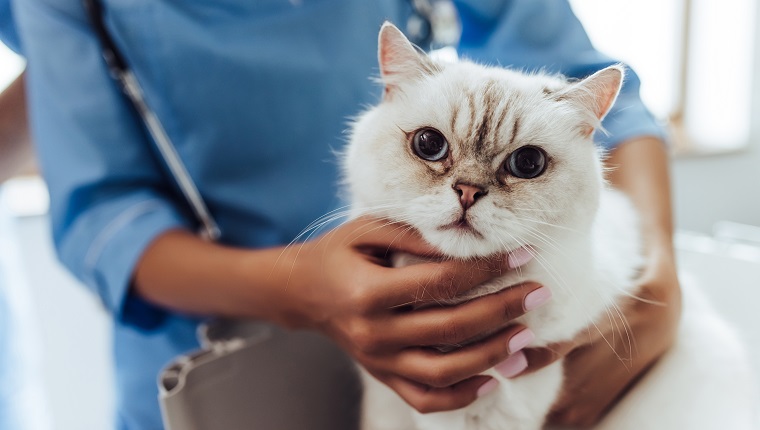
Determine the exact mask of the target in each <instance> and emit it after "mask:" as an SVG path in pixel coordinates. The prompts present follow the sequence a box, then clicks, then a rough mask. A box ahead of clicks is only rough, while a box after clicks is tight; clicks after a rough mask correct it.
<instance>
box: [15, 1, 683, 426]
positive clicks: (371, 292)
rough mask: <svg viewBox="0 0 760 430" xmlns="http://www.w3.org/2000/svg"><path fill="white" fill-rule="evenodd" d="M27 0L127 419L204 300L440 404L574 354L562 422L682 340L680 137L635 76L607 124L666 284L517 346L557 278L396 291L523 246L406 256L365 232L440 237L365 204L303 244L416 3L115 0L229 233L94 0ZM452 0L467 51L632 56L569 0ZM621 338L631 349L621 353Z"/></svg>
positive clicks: (508, 60) (327, 203) (474, 272)
mask: <svg viewBox="0 0 760 430" xmlns="http://www.w3.org/2000/svg"><path fill="white" fill-rule="evenodd" d="M3 1H5V2H7V1H9V0H3ZM12 6H13V14H14V21H15V27H16V29H17V31H18V34H19V36H20V39H21V49H22V51H23V54H24V55H25V56H26V57H27V59H28V61H29V70H28V97H29V102H30V113H31V122H32V124H33V128H34V130H33V131H34V138H35V141H36V143H37V146H38V154H39V158H40V161H41V165H42V170H43V173H44V176H45V178H46V180H47V183H48V186H49V189H50V193H51V205H52V206H51V217H52V222H53V234H54V240H55V244H56V247H57V250H58V253H59V256H60V259H61V260H62V261H63V263H64V264H65V265H66V266H67V267H68V268H69V269H70V270H71V271H72V272H73V273H74V274H75V275H76V276H77V277H79V279H81V280H82V282H83V283H84V284H85V285H86V286H87V287H88V288H89V289H91V290H92V291H93V293H95V294H97V295H98V296H99V297H100V299H101V300H102V302H103V305H104V306H105V307H106V308H107V309H108V311H109V312H110V313H111V314H112V315H113V319H114V322H115V327H114V339H115V346H114V347H115V352H114V354H115V361H116V372H117V375H116V382H117V390H118V395H117V400H118V405H117V407H118V418H117V421H118V425H117V427H118V428H119V429H121V430H125V429H130V430H134V429H156V428H161V419H160V414H159V408H158V404H157V402H156V396H157V388H156V382H155V378H156V374H157V372H158V371H159V369H160V368H161V367H162V366H163V365H165V364H166V363H167V362H168V361H169V360H171V359H172V358H173V357H175V356H177V355H178V354H181V353H183V352H186V351H188V350H192V349H195V348H197V347H198V344H197V341H196V337H195V330H196V327H197V325H198V323H199V322H200V321H201V320H202V319H203V317H204V316H208V315H226V316H232V317H245V318H258V319H265V320H269V321H273V322H276V323H278V324H282V325H284V326H287V327H294V328H310V329H315V330H321V331H323V332H324V333H326V334H327V335H328V336H330V337H332V338H333V339H334V340H335V341H336V342H337V343H338V344H340V345H341V346H342V347H343V348H344V349H345V350H346V351H347V352H348V353H349V354H351V355H352V356H353V357H354V358H355V359H356V360H358V361H359V362H361V363H362V364H363V365H364V366H365V367H366V368H367V369H369V370H370V371H371V372H373V373H374V374H376V375H377V376H378V377H379V378H380V379H381V380H383V381H384V382H385V383H387V384H388V385H389V386H391V388H393V389H394V390H396V392H398V393H399V394H400V395H401V396H402V397H403V398H404V399H405V400H406V401H407V402H409V403H410V404H411V405H412V406H414V407H416V408H417V409H419V410H422V411H438V410H446V409H453V408H458V407H462V406H464V405H466V404H468V403H470V402H472V401H474V400H475V399H476V397H477V395H478V393H479V390H480V389H481V388H482V387H483V386H484V384H486V383H487V380H488V378H487V377H483V376H475V375H478V374H479V373H481V372H482V371H484V370H486V369H487V368H490V367H491V366H492V365H493V364H494V363H498V362H502V363H504V362H507V363H508V365H505V366H502V367H503V368H505V369H507V370H508V373H509V374H510V376H512V377H518V378H519V375H520V374H522V373H524V372H530V371H532V370H535V369H537V368H540V367H541V366H544V365H546V364H548V363H549V362H551V361H553V360H556V359H558V358H560V357H561V356H564V355H567V357H568V361H567V375H568V380H567V382H566V384H567V390H566V391H567V392H568V393H571V395H568V396H567V397H566V398H563V399H561V400H560V402H559V403H558V404H557V405H556V407H555V412H554V414H553V416H552V420H553V421H555V422H557V423H567V424H588V423H592V422H594V421H596V420H597V419H598V418H599V417H600V416H602V414H603V413H604V412H605V410H606V409H607V408H609V407H610V406H611V405H613V404H614V402H615V400H616V399H617V398H618V397H619V396H620V395H621V394H622V393H624V392H625V390H626V388H627V387H629V386H630V385H631V384H632V383H633V382H634V381H635V380H636V379H637V378H638V377H639V376H640V375H641V374H642V372H644V371H645V370H646V369H647V368H648V367H649V366H650V365H651V364H652V363H653V362H654V361H655V360H656V359H657V358H658V357H659V356H660V355H661V354H662V353H663V352H664V351H665V350H666V349H667V348H668V346H669V344H670V343H671V342H672V339H673V335H674V332H675V328H676V325H677V319H678V316H679V287H678V281H677V278H676V273H675V268H674V257H673V248H672V244H671V242H672V240H671V239H672V225H671V209H670V194H669V188H668V167H667V155H666V151H665V148H664V145H663V141H662V139H663V134H662V130H661V129H660V128H659V127H658V126H657V125H656V123H655V121H654V120H653V118H652V116H651V115H650V114H649V113H648V112H647V110H646V109H645V108H644V106H643V105H642V103H641V100H640V99H639V95H638V89H639V81H638V78H637V77H636V75H635V74H634V73H629V74H628V77H627V82H626V85H625V88H624V90H623V93H622V95H621V96H620V98H619V99H618V102H617V105H616V106H615V108H614V109H613V111H612V112H611V113H610V114H609V115H608V117H607V119H606V120H605V122H604V127H605V128H606V129H607V130H608V131H609V135H599V136H597V139H598V141H599V144H600V145H602V146H604V147H606V148H609V149H610V151H611V152H610V157H609V160H608V165H609V166H610V167H614V169H613V170H611V171H610V174H609V179H610V181H611V182H612V183H613V184H614V185H615V186H616V187H618V188H620V189H621V190H623V191H624V192H626V193H627V194H628V195H629V196H630V197H631V198H632V199H633V201H634V203H635V204H636V206H637V208H638V209H639V210H640V212H641V217H642V223H643V228H644V231H645V239H646V244H647V249H646V251H647V266H646V268H645V270H644V271H643V273H642V276H641V279H640V282H641V286H642V292H641V294H640V295H641V296H643V297H644V298H646V299H649V300H650V301H651V302H656V303H659V305H653V304H649V303H651V302H631V303H630V304H629V305H628V306H627V307H626V309H625V313H626V317H627V320H628V324H629V325H630V326H631V330H632V332H633V334H634V336H635V339H636V350H634V351H627V350H624V349H623V348H622V345H620V347H621V348H620V349H618V351H613V350H612V349H611V348H610V347H609V346H608V345H607V344H606V343H605V342H603V341H600V339H599V338H598V337H594V336H591V335H589V336H588V337H587V336H584V337H582V338H579V339H577V342H573V343H572V344H563V345H557V346H556V348H554V349H552V350H551V351H550V350H546V349H542V350H531V349H527V350H523V351H519V352H517V351H514V350H512V351H510V349H509V348H508V347H507V346H508V345H510V342H511V343H512V346H515V347H516V346H520V345H518V344H519V339H520V337H519V336H520V334H521V333H525V332H524V330H526V328H525V327H519V326H514V325H509V322H510V317H511V318H514V317H516V316H517V315H519V314H521V313H523V312H526V311H529V310H527V309H529V308H532V307H535V306H540V305H541V304H542V303H544V302H545V301H546V300H550V295H549V294H548V293H547V290H545V289H541V286H540V285H535V284H528V285H526V286H523V287H521V288H514V289H509V290H507V291H504V292H502V293H499V294H496V295H493V296H489V297H484V298H480V299H478V300H475V301H472V302H470V303H467V304H463V305H459V306H456V307H452V308H447V309H438V308H436V309H427V310H424V311H419V310H418V311H409V312H390V311H388V310H387V309H388V308H389V306H393V305H396V304H400V303H401V302H403V300H405V298H408V297H410V296H411V295H414V294H415V292H417V290H418V286H419V285H420V284H421V283H424V284H425V285H428V288H427V290H426V291H427V295H426V296H425V297H423V299H427V300H434V299H435V298H436V296H439V297H440V295H442V294H450V293H451V292H452V289H454V290H455V291H465V290H467V289H469V288H471V287H473V286H475V285H476V284H478V283H480V282H483V281H485V280H487V279H489V278H491V277H494V276H497V274H498V272H499V271H504V270H511V269H513V268H514V267H515V266H518V265H520V264H522V263H525V258H524V257H525V256H524V255H513V256H512V258H507V256H503V258H500V259H491V260H488V261H482V262H478V263H477V268H475V267H473V265H472V263H464V262H447V263H441V264H440V265H432V266H433V267H430V266H431V265H426V266H421V267H412V268H401V269H393V268H388V267H386V266H385V265H384V264H382V261H381V260H382V258H381V257H382V255H378V254H377V253H373V252H367V251H368V250H370V251H377V250H383V249H387V248H388V247H390V248H393V249H402V250H406V251H409V252H417V253H424V252H426V251H428V248H427V246H426V245H425V244H424V243H423V242H422V241H421V239H420V238H419V237H417V236H416V235H415V234H414V233H405V234H403V235H401V236H399V233H398V231H399V226H395V225H385V224H384V223H383V222H380V221H377V220H370V219H360V220H356V221H352V222H349V223H348V224H345V225H343V226H341V227H338V228H337V229H335V230H333V231H332V232H331V233H329V236H330V240H312V241H310V242H308V243H307V244H306V245H304V246H303V247H295V248H289V249H284V245H285V244H287V243H288V242H290V241H291V240H292V239H293V238H295V237H296V236H297V235H298V234H299V232H301V231H302V229H304V228H305V227H306V226H307V225H309V223H310V222H311V221H313V220H315V219H316V218H318V217H319V216H321V215H323V214H325V213H327V212H329V211H330V210H333V209H335V208H336V207H338V206H339V205H340V198H339V197H340V196H338V195H337V191H336V190H337V188H336V184H337V183H338V179H339V178H338V172H336V168H335V166H336V163H335V162H334V161H333V160H334V153H333V151H334V150H335V149H339V148H340V147H341V146H342V142H343V136H342V131H343V130H344V128H345V122H346V119H347V118H349V117H350V116H351V115H354V114H356V113H357V112H358V111H359V110H360V109H361V107H362V106H363V105H365V104H367V103H370V102H372V101H375V100H377V99H378V97H379V96H380V94H381V92H382V88H380V87H379V86H377V85H375V84H373V83H372V82H371V81H370V79H368V78H369V77H370V76H372V75H376V74H377V68H376V64H377V60H376V58H377V57H376V49H377V45H376V43H377V41H376V38H377V30H378V28H379V27H380V24H381V23H382V21H383V20H385V19H391V20H392V21H394V22H396V23H398V24H400V25H402V27H403V24H404V23H407V22H408V20H409V19H410V16H411V15H412V5H411V3H410V2H408V1H405V0H378V1H373V2H367V1H363V0H322V1H318V2H317V1H312V0H291V1H287V0H262V1H255V2H251V1H247V0H223V1H220V0H200V1H195V2H190V1H172V2H169V1H160V0H135V1H122V0H102V7H103V13H102V16H103V20H104V21H103V22H104V24H105V30H106V31H107V32H108V34H109V35H110V37H111V38H112V39H113V41H114V44H115V46H116V47H117V48H118V49H119V51H121V54H122V55H123V60H124V62H125V63H126V64H128V67H129V69H130V70H131V72H132V73H134V76H135V78H136V80H137V82H139V85H140V87H141V89H142V91H143V94H144V98H145V102H146V103H147V105H148V106H149V107H150V109H151V111H152V112H153V113H155V115H156V117H157V118H158V119H159V121H160V123H161V124H162V128H163V131H164V132H165V133H166V136H167V137H168V138H169V140H171V142H173V144H174V145H175V146H176V151H177V153H178V155H179V158H180V159H181V161H182V162H183V163H184V166H185V168H186V170H187V173H188V174H189V177H190V178H191V179H192V180H193V183H194V184H195V186H197V191H198V193H199V195H200V196H201V197H202V198H203V201H204V202H205V204H206V205H207V208H208V212H209V214H210V215H211V216H213V219H214V221H215V225H213V227H217V226H218V228H219V232H220V233H221V235H220V237H219V238H218V240H217V241H216V242H211V241H208V240H204V239H202V238H200V237H199V236H198V235H197V234H196V232H197V231H198V229H199V227H201V226H200V225H199V224H198V223H197V222H196V221H195V220H196V219H197V217H196V216H195V215H194V214H193V212H192V210H191V209H190V208H189V207H188V205H187V204H186V203H185V198H184V197H183V196H182V193H181V192H182V188H180V187H178V185H177V184H175V183H174V182H172V181H171V179H170V176H169V175H167V173H166V172H167V170H166V169H167V166H165V165H164V164H163V163H162V162H159V161H157V160H158V158H157V153H156V150H155V149H154V146H153V143H152V142H151V138H150V137H149V134H148V133H147V132H146V130H145V129H144V127H143V125H142V123H141V121H140V119H139V117H138V116H137V115H136V114H135V111H134V110H133V108H132V106H131V105H130V103H129V101H128V100H127V99H126V98H125V97H124V95H123V94H122V92H121V91H120V89H119V86H118V84H117V83H115V81H114V80H113V79H112V77H111V76H110V75H109V70H108V68H107V66H106V63H105V62H104V61H103V58H102V57H101V52H102V49H103V44H102V41H101V40H99V38H98V34H97V32H96V31H95V30H94V27H93V26H92V25H91V22H90V20H89V19H88V17H87V15H86V13H85V10H84V8H83V6H82V3H81V1H80V0H12ZM456 6H457V12H458V15H459V19H460V20H461V23H462V33H461V40H460V43H459V47H458V48H459V52H460V54H461V55H464V56H467V57H469V58H472V59H475V60H479V61H484V62H488V63H495V62H498V63H499V64H503V65H511V66H515V67H519V68H526V69H534V68H546V69H548V70H551V71H558V72H562V73H564V74H566V75H569V76H576V77H580V76H585V75H587V74H590V73H591V72H593V71H596V70H598V69H601V68H602V67H604V66H605V65H608V64H611V63H613V62H614V61H613V60H612V59H610V58H608V57H606V56H604V55H603V54H601V53H599V52H597V51H595V50H594V49H593V48H592V46H591V44H590V42H589V40H588V38H587V36H586V34H585V33H584V31H583V28H582V27H581V25H580V23H579V22H578V21H577V19H576V18H575V16H574V15H573V14H572V11H571V10H570V7H569V5H568V4H567V3H566V2H565V1H559V0H514V1H508V0H490V1H482V0H481V1H467V0H460V1H457V2H456ZM423 30H424V29H423ZM421 33H422V34H421V36H420V37H421V38H423V39H424V31H422V32H421ZM6 34H9V33H6ZM421 43H422V41H421ZM212 230H213V229H212ZM298 249H300V253H298V252H296V250H298ZM286 286H287V288H285V287H286ZM531 294H533V295H532V296H531ZM526 308H527V309H526ZM505 309H506V310H508V312H504V310H505ZM441 321H448V322H449V324H445V325H442V324H441V323H440V322H441ZM442 327H445V328H446V330H443V329H442ZM503 327H506V328H503ZM489 329H493V330H497V332H496V333H495V334H494V335H493V336H492V337H491V338H489V339H487V340H486V341H485V342H482V343H479V344H477V345H473V346H470V347H467V348H464V349H461V350H458V351H454V352H452V353H449V354H437V355H431V354H429V353H426V352H425V350H423V349H420V348H415V346H419V345H429V344H437V343H443V342H447V343H450V342H452V341H463V340H465V339H466V336H467V335H469V334H471V333H473V332H474V331H477V332H482V331H484V330H489ZM527 329H529V327H528V328H527ZM608 330H609V333H612V330H613V328H612V327H610V328H608ZM515 339H517V340H518V341H516V340H515ZM513 349H519V348H513ZM617 354H620V355H621V356H623V357H632V359H631V360H630V361H625V363H621V362H620V360H619V359H618V356H617ZM399 357H403V358H404V359H403V360H400V359H398V358H399ZM526 367H527V368H526ZM413 369H418V370H416V371H415V370H413ZM419 369H423V370H419ZM600 375H604V376H603V377H600ZM481 394H482V391H481Z"/></svg>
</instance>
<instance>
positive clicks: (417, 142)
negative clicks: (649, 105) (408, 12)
mask: <svg viewBox="0 0 760 430" xmlns="http://www.w3.org/2000/svg"><path fill="white" fill-rule="evenodd" d="M380 65H381V72H382V75H383V76H382V77H383V81H384V83H385V85H386V95H385V99H384V101H383V103H381V104H380V105H378V106H375V107H373V108H372V109H370V110H368V111H367V112H365V113H364V114H363V115H361V116H360V117H359V118H358V120H357V122H356V124H355V125H354V127H353V133H352V136H351V144H350V145H349V148H348V151H347V153H346V158H345V169H346V179H347V182H348V185H349V188H350V191H351V195H352V208H353V210H354V213H355V214H356V215H358V214H364V213H370V214H373V215H375V216H382V217H386V218H389V219H393V220H397V221H400V222H405V223H408V224H411V225H412V226H413V227H415V228H416V229H417V230H419V231H420V233H421V234H422V236H423V237H424V238H425V239H426V240H427V241H428V242H430V243H431V244H432V245H434V246H436V247H437V248H438V249H439V250H440V251H441V252H442V253H443V254H444V255H447V256H449V257H455V258H471V257H486V256H490V255H494V254H506V253H508V252H512V251H515V250H516V249H518V248H520V247H525V248H527V249H529V250H530V251H531V252H532V253H533V254H534V256H535V258H534V259H533V260H532V261H531V262H529V263H528V264H527V265H525V266H522V267H520V268H519V269H518V270H514V271H512V272H509V273H508V274H506V275H505V276H504V277H502V278H499V279H497V280H496V281H493V282H491V283H489V284H487V285H483V286H480V287H478V288H476V289H474V290H473V291H471V292H470V293H469V294H468V295H467V296H461V297H456V298H451V299H450V300H449V301H450V302H452V303H455V302H459V301H464V300H468V299H470V298H472V297H477V296H481V295H485V294H489V293H492V292H495V291H498V290H501V289H503V288H507V287H509V286H512V285H515V284H519V283H520V282H523V281H535V282H538V283H540V284H542V285H545V286H547V287H549V288H550V289H551V290H552V294H553V298H552V300H551V301H550V302H549V303H548V304H546V305H545V306H543V307H541V308H538V309H535V310H533V311H531V312H528V313H526V314H525V315H524V316H522V317H520V318H518V319H516V320H515V322H516V323H518V322H519V323H522V324H524V325H525V326H527V327H529V328H530V329H531V330H532V331H533V332H534V334H535V340H534V341H533V342H532V343H531V345H530V346H546V345H549V344H552V343H554V342H559V341H567V340H570V339H572V338H574V337H575V336H576V335H577V334H578V333H579V332H581V331H582V330H584V329H586V328H587V327H590V328H589V330H594V324H597V323H602V322H605V323H609V324H612V325H614V326H615V327H616V330H614V331H615V333H616V336H619V337H617V338H615V339H606V341H609V342H616V343H620V342H624V343H628V345H627V347H626V348H623V349H622V350H624V351H628V352H629V353H630V354H635V339H631V338H628V337H627V336H628V335H629V333H628V331H627V327H625V320H624V319H623V318H622V314H621V313H620V311H619V310H618V307H617V306H618V305H619V304H620V303H621V300H622V299H623V298H624V297H630V296H634V295H635V293H636V291H635V290H634V288H635V285H636V284H635V278H636V275H637V274H638V271H639V269H640V268H641V266H642V264H643V260H642V257H641V248H642V244H641V241H640V234H639V230H638V225H637V221H636V217H635V211H634V210H633V208H632V207H631V205H630V203H629V202H628V201H627V200H626V199H625V198H624V197H623V196H622V194H620V193H618V192H615V191H613V190H611V189H609V188H608V187H607V186H606V184H605V182H604V179H603V175H602V164H601V161H600V156H599V153H598V150H597V148H596V147H595V146H594V144H593V141H592V136H593V131H594V130H595V129H597V128H598V127H599V123H600V121H601V119H602V118H603V117H604V115H605V114H606V113H607V111H608V109H609V108H610V106H611V105H612V104H613V103H614V100H615V98H616V96H617V93H618V91H619V89H620V86H621V84H622V78H623V76H622V73H623V72H622V69H621V68H620V67H610V68H608V69H605V70H603V71H601V72H598V73H596V74H595V75H593V76H592V77H590V78H587V79H586V80H584V81H580V82H576V83H569V82H567V81H564V80H563V79H560V78H558V77H553V76H545V75H525V74H521V73H517V72H513V71H509V70H504V69H499V68H488V67H483V66H479V65H475V64H472V63H467V62H460V63H454V64H447V65H442V64H438V63H434V62H432V61H431V60H430V59H428V58H427V57H425V56H424V55H422V54H419V53H418V52H417V51H415V50H414V49H413V48H412V47H411V45H410V44H409V42H408V41H407V40H406V39H405V38H404V36H403V35H402V34H401V33H400V32H399V31H398V30H397V29H396V28H395V27H393V26H391V25H388V24H386V25H385V26H384V27H383V29H382V30H381V36H380ZM397 262H398V263H399V264H412V263H414V261H413V258H407V257H403V256H402V257H400V258H398V259H397ZM685 314H687V313H686V312H685ZM486 334H487V333H484V335H486ZM724 337H725V336H724ZM676 350H678V347H677V348H676ZM626 358H630V357H621V359H622V360H625V359H626ZM739 361H741V360H739ZM664 362H665V363H667V362H668V359H667V358H666V359H665V360H664ZM675 368H676V370H671V371H670V372H669V375H674V374H677V373H678V369H677V368H678V366H677V365H676V366H675ZM488 374H489V375H491V376H494V377H495V378H497V379H499V380H500V381H501V383H500V384H499V386H498V388H497V389H496V390H495V391H494V392H492V393H490V394H488V395H486V396H484V397H482V398H480V399H478V400H477V401H476V402H474V403H473V404H472V405H470V406H468V407H466V408H464V409H460V410H456V411H451V412H444V413H437V414H428V415H420V414H417V413H415V412H414V411H413V410H412V408H411V407H409V406H408V405H406V404H405V403H404V402H403V401H402V400H401V399H400V398H399V397H398V396H397V395H396V394H395V393H393V392H392V391H391V390H390V389H389V388H387V387H385V386H384V385H382V384H380V383H379V382H377V381H376V380H374V379H373V378H372V377H371V376H368V375H365V380H366V384H365V401H364V403H365V409H364V428H365V430H407V429H408V430H536V429H538V428H540V427H541V426H542V425H543V422H544V420H545V416H546V414H547V412H548V411H549V408H550V407H551V405H552V404H553V402H554V401H555V399H556V397H557V395H558V394H559V391H560V388H561V385H562V380H563V368H562V362H561V361H558V362H556V363H554V364H552V365H550V366H548V367H546V368H544V369H542V370H540V371H538V372H535V373H533V374H530V375H525V376H521V377H518V378H515V379H510V380H506V379H504V378H502V377H501V376H499V375H498V374H497V373H496V372H495V371H490V372H489V373H488ZM600 377H604V375H600ZM654 384H655V385H656V384H657V381H655V383H654ZM640 385H641V384H640ZM633 397H634V398H635V396H633ZM643 397H646V395H643ZM644 403H645V402H644ZM623 405H625V402H623V404H622V405H621V407H622V409H625V407H623ZM628 409H631V410H636V407H635V406H631V407H629V408H628ZM643 413H645V411H644V412H639V415H641V414H643ZM633 414H634V415H636V413H633ZM611 416H614V413H613V414H611ZM624 421H625V419H619V422H617V423H613V424H611V425H610V426H609V427H606V428H610V429H612V428H615V429H624V428H663V429H664V428H673V427H626V424H625V422H624ZM628 422H630V423H634V422H636V421H635V420H632V419H628ZM642 422H648V423H650V424H651V420H650V421H646V420H645V421H642ZM640 423H641V422H639V424H640ZM735 428H741V427H735Z"/></svg>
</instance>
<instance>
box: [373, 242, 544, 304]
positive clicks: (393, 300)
mask: <svg viewBox="0 0 760 430" xmlns="http://www.w3.org/2000/svg"><path fill="white" fill-rule="evenodd" d="M531 252H532V251H530V250H527V249H525V248H520V249H518V250H515V251H514V252H512V253H509V254H508V255H498V256H493V257H489V258H481V259H476V260H458V259H457V260H454V259H450V260H444V261H441V262H430V263H420V264H413V265H411V266H406V267H397V268H393V269H385V273H384V276H383V278H384V283H385V285H386V286H387V288H389V290H387V291H383V292H379V291H378V292H377V293H378V294H382V297H381V296H378V304H379V305H384V306H386V307H400V306H420V305H424V304H439V303H441V302H443V301H446V300H451V299H453V298H455V297H457V296H460V295H462V294H463V293H465V292H467V291H469V290H471V289H472V288H474V287H476V286H478V285H481V284H484V283H486V282H488V281H490V280H493V279H494V278H497V277H499V276H501V275H503V274H504V273H506V272H507V271H509V270H510V269H515V268H516V267H518V266H515V265H516V264H525V263H526V262H527V261H529V260H530V258H531Z"/></svg>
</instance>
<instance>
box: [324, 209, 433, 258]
mask: <svg viewBox="0 0 760 430" xmlns="http://www.w3.org/2000/svg"><path fill="white" fill-rule="evenodd" d="M329 234H333V235H334V236H340V239H339V240H340V241H341V243H342V244H343V245H350V246H352V247H354V248H357V249H361V250H365V251H367V252H369V253H372V254H379V255H378V256H381V257H382V256H383V255H387V254H390V253H391V252H406V253H409V254H414V255H419V256H424V257H431V258H433V257H440V255H441V254H440V252H438V251H437V250H436V249H435V248H434V247H433V246H432V245H430V244H429V243H427V242H426V241H425V240H424V239H423V238H422V236H421V235H420V234H419V232H417V230H415V229H414V228H413V227H411V226H409V225H407V224H401V223H398V222H393V221H389V220H387V219H382V218H370V217H366V216H365V217H359V218H357V219H355V220H352V221H350V222H348V223H346V224H344V225H343V226H341V227H339V228H338V229H336V230H333V231H332V232H331V233H329ZM330 240H335V238H330Z"/></svg>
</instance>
